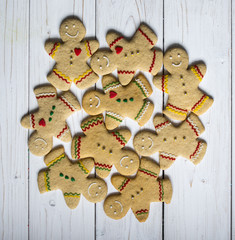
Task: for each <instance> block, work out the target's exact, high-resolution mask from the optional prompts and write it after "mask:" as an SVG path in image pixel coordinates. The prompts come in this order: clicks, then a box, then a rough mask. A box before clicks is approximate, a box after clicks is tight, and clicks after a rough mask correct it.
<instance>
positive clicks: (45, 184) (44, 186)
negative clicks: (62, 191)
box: [38, 170, 58, 193]
mask: <svg viewBox="0 0 235 240" xmlns="http://www.w3.org/2000/svg"><path fill="white" fill-rule="evenodd" d="M50 173H51V171H50V170H44V171H40V172H39V173H38V189H39V192H40V193H45V192H49V191H53V190H57V189H58V188H53V187H52V186H51V184H50Z"/></svg>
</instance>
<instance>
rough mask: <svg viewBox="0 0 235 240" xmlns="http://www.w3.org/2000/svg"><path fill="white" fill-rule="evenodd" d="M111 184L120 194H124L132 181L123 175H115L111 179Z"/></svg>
mask: <svg viewBox="0 0 235 240" xmlns="http://www.w3.org/2000/svg"><path fill="white" fill-rule="evenodd" d="M111 182H112V184H113V186H114V187H115V188H116V189H117V190H118V191H119V192H123V190H124V189H125V188H126V186H127V185H128V184H129V183H130V179H129V178H126V177H124V176H121V175H114V176H112V178H111Z"/></svg>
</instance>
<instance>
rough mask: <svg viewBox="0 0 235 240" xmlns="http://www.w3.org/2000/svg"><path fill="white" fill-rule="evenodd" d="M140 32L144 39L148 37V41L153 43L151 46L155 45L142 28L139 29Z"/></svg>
mask: <svg viewBox="0 0 235 240" xmlns="http://www.w3.org/2000/svg"><path fill="white" fill-rule="evenodd" d="M138 30H139V31H140V32H141V34H142V35H143V36H144V37H146V39H147V40H148V41H149V42H150V43H151V45H154V43H153V41H152V40H151V39H150V38H149V37H148V36H147V34H146V33H144V32H143V31H142V30H141V29H140V28H139V29H138Z"/></svg>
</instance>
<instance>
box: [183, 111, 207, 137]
mask: <svg viewBox="0 0 235 240" xmlns="http://www.w3.org/2000/svg"><path fill="white" fill-rule="evenodd" d="M183 124H184V125H185V126H186V127H187V128H189V129H190V130H192V131H193V134H194V136H195V138H197V137H199V136H200V135H201V134H202V133H203V132H204V131H205V128H204V126H203V124H202V122H201V121H200V120H199V118H198V117H197V115H195V114H193V113H191V114H190V115H189V116H188V117H187V119H186V121H185V122H184V123H183Z"/></svg>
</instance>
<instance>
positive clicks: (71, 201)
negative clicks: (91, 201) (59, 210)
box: [63, 191, 81, 209]
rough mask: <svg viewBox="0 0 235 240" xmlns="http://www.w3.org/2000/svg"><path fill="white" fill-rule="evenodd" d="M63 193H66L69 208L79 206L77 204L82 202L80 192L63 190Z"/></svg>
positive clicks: (65, 198)
mask: <svg viewBox="0 0 235 240" xmlns="http://www.w3.org/2000/svg"><path fill="white" fill-rule="evenodd" d="M63 195H64V200H65V202H66V204H67V206H68V207H69V208H71V209H74V208H76V207H77V205H78V204H79V202H80V197H81V193H80V192H77V191H76V192H75V191H71V192H70V191H63Z"/></svg>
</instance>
